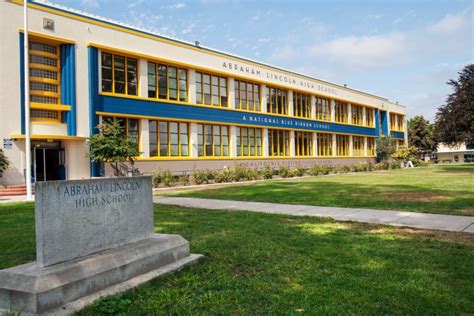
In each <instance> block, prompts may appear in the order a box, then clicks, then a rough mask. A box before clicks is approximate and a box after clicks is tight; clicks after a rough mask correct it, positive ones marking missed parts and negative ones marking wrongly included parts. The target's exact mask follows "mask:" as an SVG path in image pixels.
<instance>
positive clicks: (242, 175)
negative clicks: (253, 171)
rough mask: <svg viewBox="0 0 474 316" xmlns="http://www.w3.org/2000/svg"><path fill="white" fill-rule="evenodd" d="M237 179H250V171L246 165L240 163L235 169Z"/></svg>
mask: <svg viewBox="0 0 474 316" xmlns="http://www.w3.org/2000/svg"><path fill="white" fill-rule="evenodd" d="M234 176H235V178H234V179H235V181H241V180H248V178H249V171H248V169H247V168H246V167H244V166H241V165H238V166H237V167H235V171H234Z"/></svg>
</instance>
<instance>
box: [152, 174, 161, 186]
mask: <svg viewBox="0 0 474 316" xmlns="http://www.w3.org/2000/svg"><path fill="white" fill-rule="evenodd" d="M151 179H152V182H153V187H155V188H157V187H159V186H160V183H161V182H162V179H161V171H160V170H158V171H156V172H155V173H153V176H152V177H151Z"/></svg>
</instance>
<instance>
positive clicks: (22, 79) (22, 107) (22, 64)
mask: <svg viewBox="0 0 474 316" xmlns="http://www.w3.org/2000/svg"><path fill="white" fill-rule="evenodd" d="M24 41H25V35H24V34H23V33H20V94H21V95H20V117H21V122H20V125H21V127H20V129H21V134H22V135H25V132H26V131H25V59H24V58H23V55H24V52H25V47H24V46H23V45H24Z"/></svg>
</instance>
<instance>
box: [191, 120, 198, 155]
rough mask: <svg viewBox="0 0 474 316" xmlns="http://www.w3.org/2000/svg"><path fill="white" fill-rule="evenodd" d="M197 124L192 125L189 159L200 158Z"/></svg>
mask: <svg viewBox="0 0 474 316" xmlns="http://www.w3.org/2000/svg"><path fill="white" fill-rule="evenodd" d="M197 132H198V131H197V123H191V124H190V138H189V145H190V146H189V149H190V153H189V157H191V158H197V157H198V133H197Z"/></svg>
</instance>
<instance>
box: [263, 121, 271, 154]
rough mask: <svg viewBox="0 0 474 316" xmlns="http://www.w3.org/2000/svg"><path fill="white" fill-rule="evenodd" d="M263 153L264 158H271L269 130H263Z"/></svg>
mask: <svg viewBox="0 0 474 316" xmlns="http://www.w3.org/2000/svg"><path fill="white" fill-rule="evenodd" d="M262 153H263V157H269V156H270V153H269V152H268V128H264V129H263V135H262Z"/></svg>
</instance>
